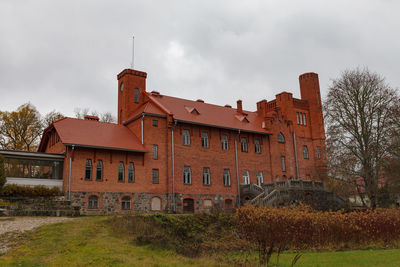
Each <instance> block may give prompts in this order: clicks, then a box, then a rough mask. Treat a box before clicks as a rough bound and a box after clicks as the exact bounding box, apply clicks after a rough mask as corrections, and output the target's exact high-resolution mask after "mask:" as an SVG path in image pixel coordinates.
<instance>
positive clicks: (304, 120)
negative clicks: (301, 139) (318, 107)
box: [303, 113, 307, 125]
mask: <svg viewBox="0 0 400 267" xmlns="http://www.w3.org/2000/svg"><path fill="white" fill-rule="evenodd" d="M303 124H304V125H307V123H306V114H305V113H303Z"/></svg>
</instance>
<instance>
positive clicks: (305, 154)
mask: <svg viewBox="0 0 400 267" xmlns="http://www.w3.org/2000/svg"><path fill="white" fill-rule="evenodd" d="M303 158H305V159H308V148H307V146H303Z"/></svg>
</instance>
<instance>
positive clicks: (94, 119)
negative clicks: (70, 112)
mask: <svg viewBox="0 0 400 267" xmlns="http://www.w3.org/2000/svg"><path fill="white" fill-rule="evenodd" d="M85 120H88V121H99V117H97V116H90V115H86V116H85Z"/></svg>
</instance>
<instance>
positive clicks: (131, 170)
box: [128, 162, 135, 183]
mask: <svg viewBox="0 0 400 267" xmlns="http://www.w3.org/2000/svg"><path fill="white" fill-rule="evenodd" d="M134 181H135V166H134V165H133V162H129V166H128V182H131V183H133V182H134Z"/></svg>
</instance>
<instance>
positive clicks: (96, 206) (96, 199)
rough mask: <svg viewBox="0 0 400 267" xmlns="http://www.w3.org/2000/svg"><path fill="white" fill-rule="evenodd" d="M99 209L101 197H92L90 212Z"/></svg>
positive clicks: (89, 201) (90, 197) (89, 206)
mask: <svg viewBox="0 0 400 267" xmlns="http://www.w3.org/2000/svg"><path fill="white" fill-rule="evenodd" d="M97 209H99V197H98V196H95V195H91V196H89V198H88V210H97Z"/></svg>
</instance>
